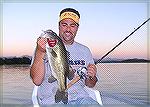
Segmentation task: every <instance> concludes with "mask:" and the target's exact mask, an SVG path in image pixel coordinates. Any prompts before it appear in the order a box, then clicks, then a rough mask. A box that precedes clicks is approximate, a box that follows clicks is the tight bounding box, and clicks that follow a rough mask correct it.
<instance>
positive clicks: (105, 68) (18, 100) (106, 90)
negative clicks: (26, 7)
mask: <svg viewBox="0 0 150 107" xmlns="http://www.w3.org/2000/svg"><path fill="white" fill-rule="evenodd" d="M97 68H98V77H99V82H98V83H97V84H96V86H95V87H94V89H97V90H99V91H100V92H101V97H102V101H103V104H104V105H107V104H108V105H109V104H129V105H147V104H149V103H148V93H149V90H148V84H149V81H148V78H149V77H148V74H149V70H150V65H149V64H147V63H100V64H98V65H97ZM0 73H1V76H2V77H3V79H2V84H1V87H2V94H3V100H2V102H0V103H3V104H32V101H31V95H32V89H33V86H34V84H33V83H32V81H31V79H30V72H29V65H4V66H0Z"/></svg>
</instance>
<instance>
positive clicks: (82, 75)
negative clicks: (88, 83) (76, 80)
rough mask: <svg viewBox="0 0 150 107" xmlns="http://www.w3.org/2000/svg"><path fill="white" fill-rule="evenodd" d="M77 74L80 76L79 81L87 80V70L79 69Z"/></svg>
mask: <svg viewBox="0 0 150 107" xmlns="http://www.w3.org/2000/svg"><path fill="white" fill-rule="evenodd" d="M77 74H78V75H79V76H80V78H81V79H86V78H87V68H86V67H79V68H78V69H77Z"/></svg>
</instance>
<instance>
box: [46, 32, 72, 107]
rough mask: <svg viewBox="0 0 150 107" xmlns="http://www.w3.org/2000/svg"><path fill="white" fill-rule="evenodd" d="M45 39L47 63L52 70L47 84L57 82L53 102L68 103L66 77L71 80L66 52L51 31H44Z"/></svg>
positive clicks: (57, 37) (60, 41) (58, 38)
mask: <svg viewBox="0 0 150 107" xmlns="http://www.w3.org/2000/svg"><path fill="white" fill-rule="evenodd" d="M44 33H45V35H44V36H45V37H46V38H47V45H46V53H47V55H48V61H49V64H50V67H51V70H52V76H51V77H49V82H50V83H52V82H54V81H55V80H57V81H58V90H57V92H56V95H55V102H56V103H58V102H60V101H62V102H63V103H65V104H67V103H68V93H67V91H66V89H67V77H68V78H69V79H72V78H73V77H72V76H71V75H69V72H70V71H69V64H68V56H67V50H66V48H65V46H64V44H63V42H62V40H61V38H60V37H59V36H57V34H56V33H55V32H53V31H52V30H46V31H44Z"/></svg>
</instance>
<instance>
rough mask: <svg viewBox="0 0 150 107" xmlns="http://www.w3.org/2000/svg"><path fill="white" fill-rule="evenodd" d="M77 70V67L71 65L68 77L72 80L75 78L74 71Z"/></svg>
mask: <svg viewBox="0 0 150 107" xmlns="http://www.w3.org/2000/svg"><path fill="white" fill-rule="evenodd" d="M75 72H76V70H75V69H73V68H72V67H71V66H70V67H69V72H68V79H69V80H72V79H73V78H74V73H75Z"/></svg>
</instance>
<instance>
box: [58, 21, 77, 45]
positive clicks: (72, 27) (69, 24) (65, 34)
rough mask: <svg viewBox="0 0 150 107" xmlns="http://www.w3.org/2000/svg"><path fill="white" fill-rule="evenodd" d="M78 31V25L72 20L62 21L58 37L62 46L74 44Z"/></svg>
mask: <svg viewBox="0 0 150 107" xmlns="http://www.w3.org/2000/svg"><path fill="white" fill-rule="evenodd" d="M77 30H78V24H77V23H75V22H74V21H73V20H72V19H63V20H62V21H61V22H60V23H59V35H60V37H61V39H62V41H63V43H64V44H66V45H69V44H72V43H73V42H74V38H75V36H76V33H77Z"/></svg>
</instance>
